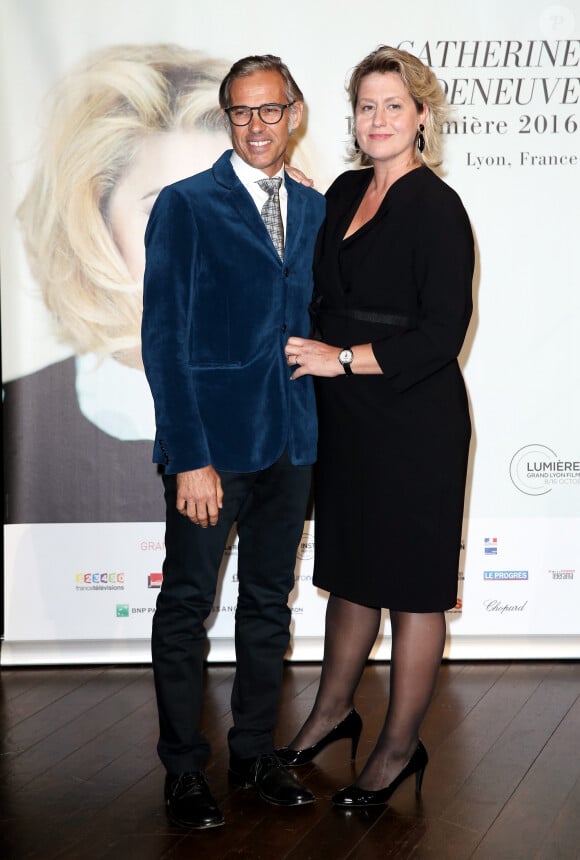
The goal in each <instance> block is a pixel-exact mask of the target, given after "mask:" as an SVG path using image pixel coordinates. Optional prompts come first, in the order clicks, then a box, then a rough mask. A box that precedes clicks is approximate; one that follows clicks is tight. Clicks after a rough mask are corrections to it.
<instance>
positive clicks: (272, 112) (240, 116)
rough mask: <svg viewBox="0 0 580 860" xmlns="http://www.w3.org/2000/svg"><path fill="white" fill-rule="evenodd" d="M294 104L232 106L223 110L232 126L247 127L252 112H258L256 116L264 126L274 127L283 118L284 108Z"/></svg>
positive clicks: (272, 103) (273, 103)
mask: <svg viewBox="0 0 580 860" xmlns="http://www.w3.org/2000/svg"><path fill="white" fill-rule="evenodd" d="M293 104H294V102H289V103H288V104H287V105H279V104H277V103H276V102H270V103H269V104H265V105H260V106H259V107H250V106H249V105H233V106H232V107H228V108H225V112H226V113H227V115H228V116H229V118H230V122H231V123H232V124H233V125H249V124H250V123H251V121H252V114H253V112H254V111H257V112H258V116H259V117H260V119H261V120H262V122H265V123H266V125H276V123H277V122H280V120H281V119H282V117H283V116H284V111H285V110H286V108H289V107H292V105H293Z"/></svg>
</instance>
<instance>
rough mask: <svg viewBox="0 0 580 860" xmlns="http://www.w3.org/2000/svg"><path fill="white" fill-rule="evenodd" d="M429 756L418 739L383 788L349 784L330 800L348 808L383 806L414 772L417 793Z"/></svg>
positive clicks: (336, 804)
mask: <svg viewBox="0 0 580 860" xmlns="http://www.w3.org/2000/svg"><path fill="white" fill-rule="evenodd" d="M428 761H429V756H428V755H427V750H426V749H425V747H424V746H423V743H422V741H419V743H418V745H417V749H416V750H415V752H414V753H413V755H412V756H411V758H410V759H409V761H408V762H407V764H406V765H405V767H404V768H403V770H402V771H401V773H400V774H399V775H398V776H396V777H395V779H394V780H393V781H392V782H391V783H390V784H389V785H387V786H385V788H379V789H377V790H376V791H370V790H369V789H366V788H359V787H358V785H349V786H347V787H346V788H342V789H341V790H340V791H337V792H336V794H335V795H334V797H333V798H332V802H333V803H334V805H335V806H342V807H346V808H347V809H350V808H352V807H355V806H358V807H368V806H384V804H385V803H386V802H387V800H388V799H389V797H390V796H391V795H392V794H393V793H394V792H395V791H396V790H397V788H398V787H399V786H400V785H401V783H402V782H403V781H404V780H406V779H407V778H408V777H409V776H412V775H413V774H415V791H416V792H417V794H419V793H420V791H421V786H422V784H423V774H424V773H425V768H426V767H427V762H428Z"/></svg>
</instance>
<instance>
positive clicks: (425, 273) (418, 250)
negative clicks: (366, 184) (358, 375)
mask: <svg viewBox="0 0 580 860" xmlns="http://www.w3.org/2000/svg"><path fill="white" fill-rule="evenodd" d="M415 214H416V219H417V224H414V223H413V222H412V221H409V224H408V230H409V231H410V232H411V231H412V233H413V238H412V240H411V244H412V247H413V253H412V259H413V268H414V271H413V272H412V273H410V277H412V279H413V281H414V284H415V289H416V293H417V306H418V314H417V324H416V327H415V328H413V329H410V330H409V331H405V332H401V333H400V334H398V335H394V336H391V337H389V338H385V339H382V340H377V341H375V342H374V343H373V344H372V349H373V353H374V355H375V358H376V360H377V362H378V364H379V366H380V367H381V370H382V371H383V374H384V375H385V376H386V377H387V378H389V379H391V382H392V384H393V386H394V387H395V389H396V390H398V391H404V390H405V389H406V388H409V387H410V386H412V385H414V384H415V383H417V382H419V381H421V380H423V379H425V378H427V377H428V376H430V375H431V374H433V373H435V372H436V371H438V370H440V369H441V368H442V367H444V366H445V365H447V364H449V363H450V362H452V361H454V360H455V359H456V358H457V356H458V354H459V352H460V350H461V347H462V344H463V340H464V338H465V334H466V331H467V327H468V325H469V320H470V318H471V312H472V292H471V291H472V279H473V268H474V243H473V234H472V231H471V226H470V223H469V219H468V217H467V213H466V212H465V209H464V207H463V204H462V203H461V200H460V199H459V197H458V196H457V194H455V192H454V191H453V190H452V189H451V188H449V187H448V186H445V189H444V191H439V190H437V193H435V194H433V195H432V196H430V197H429V198H428V199H427V200H426V201H424V202H423V204H422V206H421V207H420V210H418V211H416V213H415Z"/></svg>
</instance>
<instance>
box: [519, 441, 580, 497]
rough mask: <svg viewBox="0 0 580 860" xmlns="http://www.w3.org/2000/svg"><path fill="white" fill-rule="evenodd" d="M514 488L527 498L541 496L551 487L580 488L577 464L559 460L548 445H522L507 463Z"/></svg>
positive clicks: (579, 474)
mask: <svg viewBox="0 0 580 860" xmlns="http://www.w3.org/2000/svg"><path fill="white" fill-rule="evenodd" d="M510 478H511V479H512V482H513V484H514V486H515V487H516V488H517V489H518V490H519V491H520V492H521V493H525V494H526V495H527V496H544V495H546V493H551V492H552V490H553V489H554V487H562V486H570V485H571V484H576V485H580V460H562V459H560V458H559V457H558V455H557V454H556V452H555V451H554V450H553V449H552V448H548V446H547V445H525V446H524V447H523V448H520V449H519V451H516V453H515V454H514V456H513V457H512V459H511V462H510Z"/></svg>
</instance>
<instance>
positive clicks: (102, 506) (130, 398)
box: [3, 44, 309, 523]
mask: <svg viewBox="0 0 580 860" xmlns="http://www.w3.org/2000/svg"><path fill="white" fill-rule="evenodd" d="M229 66H230V63H229V62H226V61H224V60H220V59H214V58H211V57H208V56H206V55H205V54H202V53H200V52H199V51H195V50H190V49H188V48H184V47H181V46H179V45H173V44H152V45H113V46H110V47H107V48H104V49H102V50H99V51H97V52H95V53H93V54H91V55H89V56H88V57H86V58H85V59H84V60H83V61H82V62H81V63H80V64H79V65H78V66H77V67H76V68H75V69H73V70H72V71H71V72H70V73H69V74H67V75H66V76H65V77H64V78H63V80H62V81H61V82H60V83H59V84H58V86H57V87H56V89H55V91H54V92H53V93H52V94H51V109H50V113H49V117H48V122H47V127H46V133H45V136H44V139H43V141H42V143H41V146H40V147H39V155H38V161H37V165H36V170H35V175H34V177H33V179H32V181H31V184H30V187H29V190H28V192H27V194H26V196H25V198H24V200H23V201H22V203H21V205H20V207H19V210H18V216H19V219H20V222H21V225H22V230H23V237H24V244H25V248H26V252H27V256H28V261H29V264H30V269H31V271H32V274H33V276H34V278H35V281H36V283H37V284H38V286H39V287H40V290H41V292H42V298H43V300H44V303H45V305H46V307H47V308H48V310H49V312H50V313H51V315H52V317H53V319H54V321H55V328H56V332H57V334H58V336H59V338H60V340H61V341H62V342H63V343H65V344H66V345H67V346H68V347H69V348H70V350H71V353H73V357H72V358H69V359H66V360H65V361H61V362H58V363H56V364H52V365H50V366H49V367H45V368H43V369H41V370H39V371H38V372H36V373H33V374H30V375H28V376H25V377H21V378H19V379H16V380H14V381H11V382H9V383H7V384H6V385H5V386H4V404H3V413H4V426H5V428H6V429H5V432H4V453H5V463H6V476H7V482H6V513H5V522H9V523H39V522H40V523H42V522H52V523H57V522H155V521H159V522H161V521H162V520H163V519H164V517H165V514H164V509H163V500H162V499H161V498H160V496H159V476H158V474H157V469H156V467H154V466H153V464H151V450H152V440H153V438H154V436H155V422H154V414H153V401H152V398H151V393H150V391H149V386H148V385H147V381H146V379H145V374H144V373H143V366H142V362H141V343H140V329H141V310H142V292H143V272H144V268H145V247H144V240H143V237H144V233H145V227H146V225H147V220H148V216H149V213H150V211H151V208H152V206H153V203H154V202H155V199H156V197H157V194H158V193H159V191H160V190H161V188H162V187H163V186H165V185H168V184H170V183H172V182H175V181H177V180H179V179H182V178H184V177H186V176H190V175H191V174H194V173H198V172H199V171H201V170H205V169H206V168H207V167H209V166H210V165H211V164H212V163H213V162H214V161H215V160H216V159H217V158H218V156H219V155H221V153H222V152H223V151H224V150H225V149H228V148H229V147H230V146H231V142H230V139H229V137H228V135H227V134H226V130H225V128H224V121H223V116H222V112H221V110H220V107H219V102H218V90H219V85H220V83H221V81H222V79H223V77H224V75H225V74H226V72H227V71H228V69H229ZM294 145H295V158H296V163H297V164H298V165H301V166H302V167H304V169H306V170H308V169H309V161H308V156H306V155H305V154H304V151H305V145H304V142H303V141H296V140H294ZM148 464H149V465H148Z"/></svg>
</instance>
